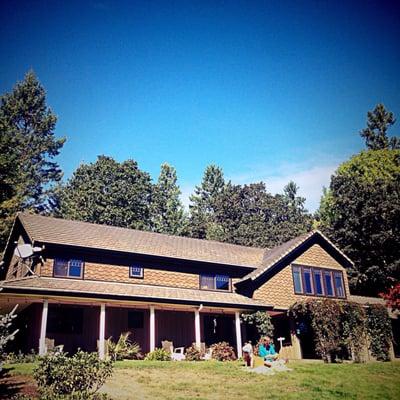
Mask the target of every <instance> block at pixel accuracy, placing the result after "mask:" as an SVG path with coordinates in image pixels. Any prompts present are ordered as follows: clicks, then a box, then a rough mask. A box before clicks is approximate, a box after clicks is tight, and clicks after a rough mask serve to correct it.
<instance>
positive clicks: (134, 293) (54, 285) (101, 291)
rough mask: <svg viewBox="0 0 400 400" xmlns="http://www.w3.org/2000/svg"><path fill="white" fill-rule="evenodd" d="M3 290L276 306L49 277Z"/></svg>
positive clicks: (228, 296) (212, 295)
mask: <svg viewBox="0 0 400 400" xmlns="http://www.w3.org/2000/svg"><path fill="white" fill-rule="evenodd" d="M0 287H2V288H3V289H6V290H7V292H13V291H16V290H18V289H19V290H24V292H25V293H26V291H27V290H29V291H33V292H38V293H40V294H45V293H58V294H59V293H60V294H61V293H65V294H66V295H68V294H69V295H71V294H74V293H77V294H79V295H80V296H84V295H85V294H86V295H97V296H99V297H101V296H104V297H110V296H112V297H117V298H118V297H119V298H121V297H123V298H129V299H132V300H134V299H151V300H152V301H157V300H160V301H163V302H166V303H168V302H172V303H176V302H182V303H189V304H209V305H226V306H236V307H244V308H252V307H257V308H260V307H264V308H267V307H272V306H268V305H265V304H263V303H261V302H258V301H256V300H253V299H251V298H248V297H245V296H242V295H240V294H237V293H232V292H229V293H228V292H227V293H224V292H218V291H207V290H196V289H183V288H173V287H165V286H152V285H142V284H140V285H138V284H133V283H114V282H102V281H92V280H78V279H76V280H75V279H63V278H47V277H38V276H30V277H27V278H20V279H15V280H11V281H3V282H1V283H0Z"/></svg>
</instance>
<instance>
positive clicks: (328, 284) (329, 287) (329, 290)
mask: <svg viewBox="0 0 400 400" xmlns="http://www.w3.org/2000/svg"><path fill="white" fill-rule="evenodd" d="M324 281H325V289H326V292H325V294H326V295H327V296H334V295H335V293H334V292H333V284H332V274H331V272H330V271H324Z"/></svg>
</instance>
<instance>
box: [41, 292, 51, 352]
mask: <svg viewBox="0 0 400 400" xmlns="http://www.w3.org/2000/svg"><path fill="white" fill-rule="evenodd" d="M48 311H49V302H48V301H47V300H45V301H44V302H43V310H42V322H41V324H40V337H39V355H40V356H44V355H45V354H46V329H47V314H48Z"/></svg>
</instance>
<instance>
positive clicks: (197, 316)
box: [194, 310, 201, 350]
mask: <svg viewBox="0 0 400 400" xmlns="http://www.w3.org/2000/svg"><path fill="white" fill-rule="evenodd" d="M194 332H195V338H196V347H197V349H199V350H200V346H201V338H200V311H199V310H195V312H194Z"/></svg>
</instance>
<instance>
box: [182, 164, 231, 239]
mask: <svg viewBox="0 0 400 400" xmlns="http://www.w3.org/2000/svg"><path fill="white" fill-rule="evenodd" d="M224 186H225V180H224V175H223V172H222V169H221V168H220V167H218V166H216V165H209V166H208V167H207V168H206V170H205V171H204V176H203V180H202V182H201V184H200V186H196V188H195V191H194V194H192V195H191V196H190V202H191V204H190V206H189V208H190V220H189V230H190V236H192V237H195V238H199V239H205V238H209V239H213V237H210V233H209V229H210V228H211V226H212V224H213V223H214V222H215V220H214V216H215V203H216V201H217V198H218V196H219V195H220V194H221V193H222V191H223V189H224ZM214 228H215V227H212V228H211V229H214Z"/></svg>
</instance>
